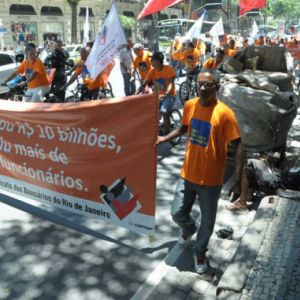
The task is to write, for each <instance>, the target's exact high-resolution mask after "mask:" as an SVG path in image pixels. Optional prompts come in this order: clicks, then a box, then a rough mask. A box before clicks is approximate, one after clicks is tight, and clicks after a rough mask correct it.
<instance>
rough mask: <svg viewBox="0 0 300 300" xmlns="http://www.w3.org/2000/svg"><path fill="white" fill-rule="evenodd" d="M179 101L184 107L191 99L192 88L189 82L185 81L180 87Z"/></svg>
mask: <svg viewBox="0 0 300 300" xmlns="http://www.w3.org/2000/svg"><path fill="white" fill-rule="evenodd" d="M179 99H180V101H181V103H182V105H184V104H185V102H186V101H187V100H189V99H190V87H189V83H188V81H184V82H182V83H181V84H180V86H179Z"/></svg>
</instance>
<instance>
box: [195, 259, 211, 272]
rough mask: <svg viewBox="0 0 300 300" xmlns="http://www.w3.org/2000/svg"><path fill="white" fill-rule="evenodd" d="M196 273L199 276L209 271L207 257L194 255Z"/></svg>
mask: <svg viewBox="0 0 300 300" xmlns="http://www.w3.org/2000/svg"><path fill="white" fill-rule="evenodd" d="M194 260H195V271H196V272H197V273H198V274H202V273H205V272H206V271H207V269H208V264H207V258H206V257H205V256H196V255H194Z"/></svg>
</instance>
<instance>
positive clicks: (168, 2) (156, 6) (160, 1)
mask: <svg viewBox="0 0 300 300" xmlns="http://www.w3.org/2000/svg"><path fill="white" fill-rule="evenodd" d="M181 1H182V0H149V1H148V2H147V3H146V5H145V7H144V8H143V10H142V11H141V12H140V14H139V15H138V17H137V18H138V20H139V19H141V18H143V17H146V16H148V15H152V14H155V13H157V12H159V11H161V10H162V9H164V8H167V7H170V6H172V5H174V4H177V3H179V2H181Z"/></svg>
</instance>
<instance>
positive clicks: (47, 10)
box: [41, 6, 63, 16]
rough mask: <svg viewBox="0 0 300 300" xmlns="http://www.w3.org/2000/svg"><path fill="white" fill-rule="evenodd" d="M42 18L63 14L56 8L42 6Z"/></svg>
mask: <svg viewBox="0 0 300 300" xmlns="http://www.w3.org/2000/svg"><path fill="white" fill-rule="evenodd" d="M41 15H42V16H63V12H62V10H61V9H60V8H59V7H56V6H43V7H42V8H41Z"/></svg>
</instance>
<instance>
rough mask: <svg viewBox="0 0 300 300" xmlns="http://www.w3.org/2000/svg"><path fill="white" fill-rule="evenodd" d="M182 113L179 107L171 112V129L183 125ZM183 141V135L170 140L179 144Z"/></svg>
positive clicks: (173, 143)
mask: <svg viewBox="0 0 300 300" xmlns="http://www.w3.org/2000/svg"><path fill="white" fill-rule="evenodd" d="M181 120H182V115H181V112H180V111H179V110H178V109H173V110H172V111H171V113H170V121H171V131H173V130H175V129H176V128H177V127H179V126H180V125H181ZM180 141H181V136H179V137H177V138H175V139H173V140H171V141H170V143H171V144H172V145H174V146H175V145H178V144H179V143H180Z"/></svg>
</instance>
